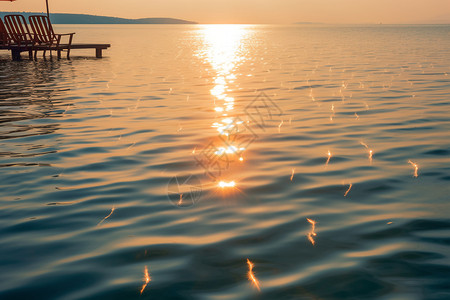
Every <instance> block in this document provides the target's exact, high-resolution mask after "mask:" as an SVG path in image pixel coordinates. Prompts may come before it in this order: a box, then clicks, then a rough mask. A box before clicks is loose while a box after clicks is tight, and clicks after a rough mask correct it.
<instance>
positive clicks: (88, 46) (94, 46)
mask: <svg viewBox="0 0 450 300" xmlns="http://www.w3.org/2000/svg"><path fill="white" fill-rule="evenodd" d="M109 47H111V44H72V45H71V46H70V49H107V48H109Z"/></svg>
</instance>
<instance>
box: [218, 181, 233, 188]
mask: <svg viewBox="0 0 450 300" xmlns="http://www.w3.org/2000/svg"><path fill="white" fill-rule="evenodd" d="M235 186H236V182H234V180H233V181H219V184H218V187H220V188H234V187H235Z"/></svg>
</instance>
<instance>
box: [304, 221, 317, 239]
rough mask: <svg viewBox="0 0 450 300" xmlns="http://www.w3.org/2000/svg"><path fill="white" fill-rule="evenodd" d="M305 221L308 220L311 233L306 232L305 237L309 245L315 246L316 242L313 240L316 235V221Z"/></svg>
mask: <svg viewBox="0 0 450 300" xmlns="http://www.w3.org/2000/svg"><path fill="white" fill-rule="evenodd" d="M306 220H308V222H309V223H311V231H310V232H308V234H307V235H306V236H307V237H308V240H309V241H310V242H311V244H312V245H313V246H314V245H315V244H316V241H315V240H314V237H315V236H316V235H317V233H316V221H314V220H312V219H308V218H306Z"/></svg>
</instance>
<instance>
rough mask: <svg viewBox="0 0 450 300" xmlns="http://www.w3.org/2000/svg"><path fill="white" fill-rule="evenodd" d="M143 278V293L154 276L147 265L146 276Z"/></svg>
mask: <svg viewBox="0 0 450 300" xmlns="http://www.w3.org/2000/svg"><path fill="white" fill-rule="evenodd" d="M142 280H143V281H144V284H143V285H142V288H141V295H142V293H143V292H144V290H145V288H146V287H147V285H148V283H149V282H150V281H151V280H152V278H151V277H150V274H149V273H148V268H147V266H145V268H144V278H143V279H142Z"/></svg>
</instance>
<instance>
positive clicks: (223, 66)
mask: <svg viewBox="0 0 450 300" xmlns="http://www.w3.org/2000/svg"><path fill="white" fill-rule="evenodd" d="M248 27H249V26H246V25H204V26H200V34H201V37H202V41H203V45H202V48H201V50H200V52H199V56H200V57H201V58H202V59H203V60H204V61H205V62H206V63H209V64H210V65H211V67H212V71H213V72H214V73H215V75H213V79H212V82H211V83H212V84H213V87H212V88H211V89H210V94H211V96H212V101H211V102H212V105H213V113H214V122H213V123H212V124H211V127H212V128H215V129H216V131H217V133H218V134H219V135H220V136H221V140H220V141H215V142H214V147H215V150H214V152H213V153H214V154H215V155H216V156H217V157H219V158H220V159H221V160H223V161H226V162H227V163H229V162H230V161H232V162H237V161H239V162H243V161H244V158H243V152H244V151H245V150H246V149H245V148H244V147H242V146H241V145H239V144H238V142H236V140H235V139H234V137H235V135H236V134H238V133H239V132H240V129H241V126H242V124H243V123H244V121H243V120H240V119H239V118H237V116H238V115H239V112H235V101H236V100H235V98H234V97H233V96H231V95H230V93H232V92H234V91H235V89H236V84H235V80H236V79H237V76H238V75H241V74H239V73H238V68H239V66H240V65H241V64H242V63H243V61H244V60H245V59H246V57H247V55H248V50H247V49H246V46H245V43H244V41H245V40H248V36H249V34H250V32H251V30H250V29H249V28H248ZM230 156H233V157H232V158H230ZM228 168H229V165H227V166H226V170H227V171H229V170H228ZM217 186H218V187H220V188H221V189H226V188H234V187H235V186H236V183H235V181H220V182H219V183H218V184H217Z"/></svg>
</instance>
